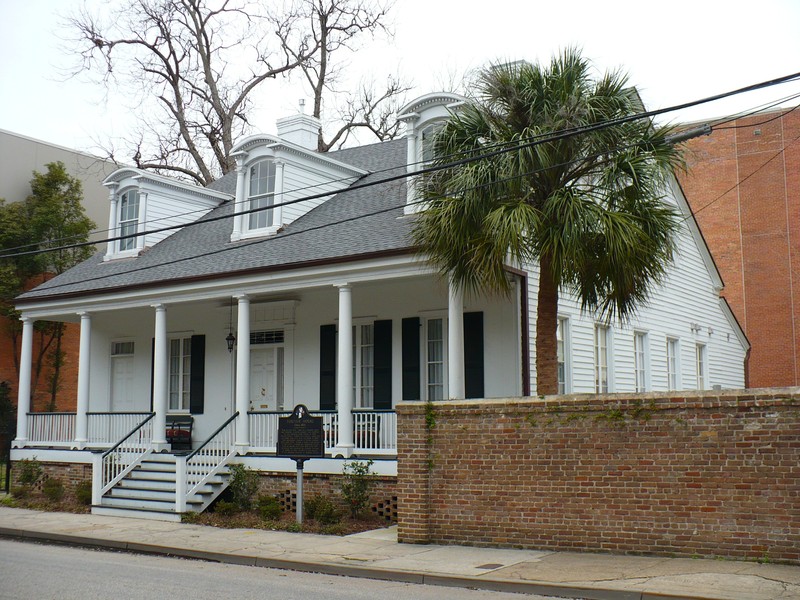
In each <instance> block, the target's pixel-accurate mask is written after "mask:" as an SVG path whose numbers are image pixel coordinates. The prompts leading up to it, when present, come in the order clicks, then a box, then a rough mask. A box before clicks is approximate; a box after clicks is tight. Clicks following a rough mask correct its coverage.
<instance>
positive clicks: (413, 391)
mask: <svg viewBox="0 0 800 600" xmlns="http://www.w3.org/2000/svg"><path fill="white" fill-rule="evenodd" d="M402 329H403V400H419V399H420V372H419V361H420V353H419V351H420V346H419V334H420V319H419V317H410V318H408V319H403V326H402Z"/></svg>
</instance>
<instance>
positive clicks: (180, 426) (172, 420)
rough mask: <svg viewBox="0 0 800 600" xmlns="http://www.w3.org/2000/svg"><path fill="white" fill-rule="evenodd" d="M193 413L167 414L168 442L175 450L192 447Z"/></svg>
mask: <svg viewBox="0 0 800 600" xmlns="http://www.w3.org/2000/svg"><path fill="white" fill-rule="evenodd" d="M193 424H194V417H193V416H192V415H167V443H168V444H170V447H171V448H172V449H173V450H191V449H192V425H193Z"/></svg>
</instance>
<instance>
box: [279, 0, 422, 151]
mask: <svg viewBox="0 0 800 600" xmlns="http://www.w3.org/2000/svg"><path fill="white" fill-rule="evenodd" d="M391 8H392V2H376V1H371V0H296V2H295V4H294V5H293V7H292V11H291V12H292V13H293V14H296V15H302V18H303V19H304V20H305V21H306V22H307V23H308V27H309V35H310V41H309V45H311V46H313V47H314V48H316V52H314V53H313V54H311V55H309V56H308V57H307V58H306V59H304V60H299V59H300V58H301V57H300V56H299V55H298V54H296V53H295V51H294V48H293V46H292V44H291V40H286V42H285V43H284V44H283V49H284V51H285V52H286V53H287V54H288V55H290V56H291V57H292V58H293V59H295V60H297V61H298V69H299V71H300V72H301V73H302V77H303V79H304V80H305V83H306V84H307V85H308V87H309V89H310V91H311V95H312V98H313V111H312V114H313V116H315V117H317V118H318V119H320V120H321V121H322V123H323V127H322V129H320V132H319V138H318V145H317V149H318V150H319V151H320V152H327V151H328V150H330V149H332V148H334V147H341V146H342V145H343V144H345V142H347V140H348V138H349V137H350V135H351V134H352V133H353V132H355V130H357V129H361V130H366V131H369V132H370V133H372V134H373V135H374V136H375V137H376V138H378V139H379V140H381V141H383V140H387V139H392V138H394V137H395V136H396V135H397V133H398V130H399V123H398V121H397V120H396V119H395V114H396V113H397V109H398V108H399V105H400V104H401V103H402V99H403V97H404V95H405V93H406V92H407V91H408V90H409V89H410V86H409V85H407V84H406V83H405V82H403V81H402V79H401V78H400V77H399V76H398V75H395V74H387V75H386V80H385V83H383V84H381V85H378V84H377V83H376V82H375V81H374V79H368V78H367V79H364V80H362V81H361V82H360V83H359V84H358V85H357V86H356V89H355V90H352V91H343V90H341V89H339V86H340V85H341V84H342V83H343V74H344V67H345V66H346V65H347V62H346V56H347V55H348V53H352V52H355V51H356V50H357V49H358V48H359V47H360V45H361V42H362V39H363V38H364V37H365V36H366V35H369V36H370V37H373V38H374V37H375V35H376V34H385V35H386V36H388V37H391V35H392V32H391V30H390V29H389V27H388V25H387V15H388V13H389V11H390V10H391ZM273 22H274V23H275V24H276V25H277V21H274V20H273ZM334 55H335V56H334ZM325 104H329V105H330V107H331V108H330V109H329V110H328V111H327V113H328V114H324V113H325V112H326V110H325V106H324V105H325Z"/></svg>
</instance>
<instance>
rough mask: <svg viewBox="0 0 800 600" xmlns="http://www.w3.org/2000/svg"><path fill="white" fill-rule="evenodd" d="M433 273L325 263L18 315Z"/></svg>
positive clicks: (409, 259)
mask: <svg viewBox="0 0 800 600" xmlns="http://www.w3.org/2000/svg"><path fill="white" fill-rule="evenodd" d="M436 273H437V271H436V270H435V269H434V268H432V267H431V266H430V265H428V264H427V263H426V262H425V261H423V260H420V259H419V258H418V257H417V256H415V255H402V256H396V257H389V258H380V259H373V260H364V261H357V262H352V263H341V264H326V265H322V266H318V267H310V268H302V267H299V268H298V269H296V270H286V271H274V272H261V273H255V274H253V275H242V276H240V277H225V276H224V275H221V276H220V277H219V278H218V279H211V280H203V281H202V282H191V283H186V284H180V283H178V284H175V285H165V286H161V287H151V288H147V289H142V290H133V291H131V290H120V291H116V292H111V293H106V294H104V293H102V292H98V293H97V294H95V295H93V296H91V297H81V298H74V299H63V298H62V299H58V300H51V301H42V302H32V303H25V306H24V307H21V312H22V316H24V317H29V318H31V319H48V318H59V319H62V320H66V321H77V320H78V319H77V317H76V316H75V315H76V314H77V313H79V312H83V311H87V312H105V311H112V310H125V309H131V308H141V307H146V306H151V305H153V304H179V303H182V302H196V301H204V300H213V299H218V298H220V297H226V296H230V295H231V294H233V293H245V294H252V295H257V294H265V293H289V292H296V291H298V290H302V289H308V288H318V287H326V286H334V285H340V284H343V283H359V282H374V281H380V280H386V279H398V278H405V277H423V276H430V275H435V274H436Z"/></svg>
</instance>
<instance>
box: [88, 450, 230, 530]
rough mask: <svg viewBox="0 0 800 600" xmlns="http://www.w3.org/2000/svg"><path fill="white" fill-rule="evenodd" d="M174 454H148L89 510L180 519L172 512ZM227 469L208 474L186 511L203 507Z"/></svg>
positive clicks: (225, 478)
mask: <svg viewBox="0 0 800 600" xmlns="http://www.w3.org/2000/svg"><path fill="white" fill-rule="evenodd" d="M175 471H176V468H175V456H174V455H172V454H151V455H148V456H147V458H146V459H145V460H143V461H142V462H141V463H140V464H139V466H137V467H136V468H135V469H134V470H133V471H131V472H130V473H128V475H127V476H126V477H125V478H124V479H122V480H121V481H120V482H119V483H117V485H116V486H114V487H113V488H112V489H111V490H109V491H108V493H107V494H106V495H105V496H104V497H103V498H102V500H101V503H100V504H99V505H94V506H92V514H100V515H111V516H119V517H135V518H140V519H142V518H144V519H157V520H165V521H180V514H179V513H176V512H175V480H176V473H175ZM227 483H228V472H227V469H225V470H224V471H222V472H220V473H219V474H217V475H215V476H214V477H212V478H211V479H210V480H209V481H208V482H206V483H205V484H204V485H203V486H202V487H201V488H200V489H199V490H198V491H197V492H195V493H194V494H193V495H192V497H191V498H187V501H186V509H187V510H188V511H197V512H201V511H203V510H204V509H205V508H206V507H207V506H208V505H209V504H211V502H212V501H213V500H214V499H215V498H216V497H217V496H219V494H220V493H222V491H223V490H224V489H225V488H226V487H227Z"/></svg>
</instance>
